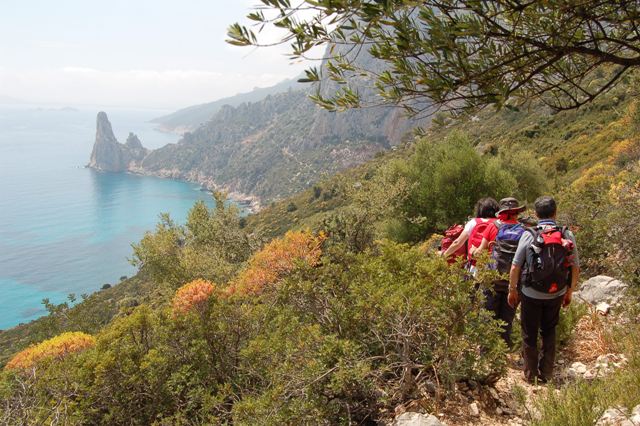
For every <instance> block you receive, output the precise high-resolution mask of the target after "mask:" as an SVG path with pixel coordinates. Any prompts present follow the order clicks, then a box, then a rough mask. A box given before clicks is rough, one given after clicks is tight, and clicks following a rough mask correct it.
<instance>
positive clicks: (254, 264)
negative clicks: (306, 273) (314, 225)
mask: <svg viewBox="0 0 640 426" xmlns="http://www.w3.org/2000/svg"><path fill="white" fill-rule="evenodd" d="M325 239H326V236H325V235H324V233H322V232H321V233H319V234H318V235H313V233H312V232H311V231H308V230H307V231H289V232H287V233H286V234H285V235H284V237H282V238H279V239H275V240H273V241H271V242H270V243H269V244H267V245H265V246H264V248H263V249H262V250H260V251H259V252H257V253H256V254H254V255H253V257H251V259H250V260H249V265H248V267H247V268H246V269H245V270H244V271H242V272H241V273H240V274H239V275H238V277H237V278H236V279H235V280H233V281H232V282H231V284H230V285H229V287H228V288H227V293H228V294H238V295H255V294H260V293H261V292H262V290H263V289H264V287H265V286H266V285H268V284H273V283H275V282H276V281H278V280H279V279H280V278H282V277H283V276H284V275H285V274H286V273H288V272H291V271H292V270H293V269H294V268H295V266H296V264H297V263H298V262H302V263H305V264H307V265H309V266H315V265H317V264H318V262H319V261H320V256H321V255H322V243H323V241H324V240H325Z"/></svg>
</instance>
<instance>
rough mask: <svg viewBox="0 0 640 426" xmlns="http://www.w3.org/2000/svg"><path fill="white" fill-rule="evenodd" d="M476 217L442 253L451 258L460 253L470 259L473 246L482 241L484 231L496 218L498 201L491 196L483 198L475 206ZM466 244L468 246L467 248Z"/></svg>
mask: <svg viewBox="0 0 640 426" xmlns="http://www.w3.org/2000/svg"><path fill="white" fill-rule="evenodd" d="M474 210H475V218H473V219H471V220H469V221H468V222H467V223H466V224H465V225H464V229H463V231H462V232H461V233H460V235H459V236H458V237H457V238H456V239H455V241H453V243H452V244H451V245H450V246H449V247H448V248H445V249H444V250H443V251H441V252H440V255H441V256H443V257H445V258H449V257H450V256H452V255H455V254H456V253H460V254H462V255H464V256H465V257H467V258H468V259H470V256H469V253H470V251H471V249H472V248H475V247H477V246H479V245H480V243H481V242H482V233H483V232H484V229H485V228H486V226H487V225H488V224H490V223H491V222H493V221H494V220H496V219H495V218H496V212H497V211H498V202H497V201H496V200H494V199H493V198H491V197H486V198H481V199H479V200H478V202H477V203H476V206H475V209H474ZM465 244H467V247H466V248H465Z"/></svg>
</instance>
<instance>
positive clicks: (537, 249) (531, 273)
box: [520, 225, 573, 294]
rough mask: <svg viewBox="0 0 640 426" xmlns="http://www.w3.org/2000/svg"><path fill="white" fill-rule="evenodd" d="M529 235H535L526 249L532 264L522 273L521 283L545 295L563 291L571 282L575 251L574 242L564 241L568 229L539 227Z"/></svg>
mask: <svg viewBox="0 0 640 426" xmlns="http://www.w3.org/2000/svg"><path fill="white" fill-rule="evenodd" d="M527 232H530V233H531V235H532V236H533V242H532V243H531V244H530V245H529V247H527V250H529V251H530V253H531V257H530V258H531V259H532V261H531V263H530V264H526V266H525V268H524V269H523V270H522V275H521V280H520V282H521V283H522V285H523V286H525V287H531V288H533V289H534V290H537V291H540V292H543V293H550V294H552V293H556V292H558V291H560V290H562V289H564V288H565V287H566V286H567V284H568V283H569V275H570V270H571V268H570V267H571V251H572V250H573V243H572V242H571V241H570V240H568V239H566V238H565V235H566V232H567V228H566V227H562V228H561V227H558V226H548V225H547V226H536V227H534V228H529V229H527ZM528 258H529V257H528Z"/></svg>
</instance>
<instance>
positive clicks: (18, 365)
mask: <svg viewBox="0 0 640 426" xmlns="http://www.w3.org/2000/svg"><path fill="white" fill-rule="evenodd" d="M95 344H96V340H95V338H94V337H93V336H90V335H88V334H86V333H81V332H67V333H62V334H60V335H58V336H56V337H52V338H51V339H48V340H45V341H43V342H41V343H38V344H37V345H33V346H30V347H28V348H27V349H25V350H23V351H22V352H18V353H17V354H16V355H14V357H13V358H12V359H11V360H10V361H9V362H8V363H7V365H6V366H5V369H27V368H31V367H33V366H35V365H36V364H37V363H38V362H40V361H42V360H44V359H48V358H64V357H65V356H67V355H69V354H71V353H76V352H80V351H82V350H85V349H88V348H90V347H93V346H94V345H95Z"/></svg>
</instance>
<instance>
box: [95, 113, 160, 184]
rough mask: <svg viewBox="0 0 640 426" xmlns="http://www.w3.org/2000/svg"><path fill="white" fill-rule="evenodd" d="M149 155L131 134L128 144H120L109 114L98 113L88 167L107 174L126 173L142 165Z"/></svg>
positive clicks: (138, 140)
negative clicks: (94, 139)
mask: <svg viewBox="0 0 640 426" xmlns="http://www.w3.org/2000/svg"><path fill="white" fill-rule="evenodd" d="M147 154H148V150H147V149H145V148H144V147H143V146H142V143H141V142H140V139H138V137H137V136H136V135H134V134H133V133H129V137H128V138H127V142H126V144H124V145H123V144H121V143H119V142H118V140H117V139H116V137H115V135H114V134H113V129H112V128H111V123H110V122H109V118H108V117H107V114H106V113H105V112H103V111H100V112H99V113H98V118H97V123H96V141H95V143H94V144H93V150H92V151H91V158H90V160H89V164H88V167H90V168H92V169H96V170H101V171H105V172H124V171H127V170H129V169H131V168H133V167H135V166H137V165H138V164H140V163H142V160H143V159H144V157H146V156H147Z"/></svg>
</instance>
